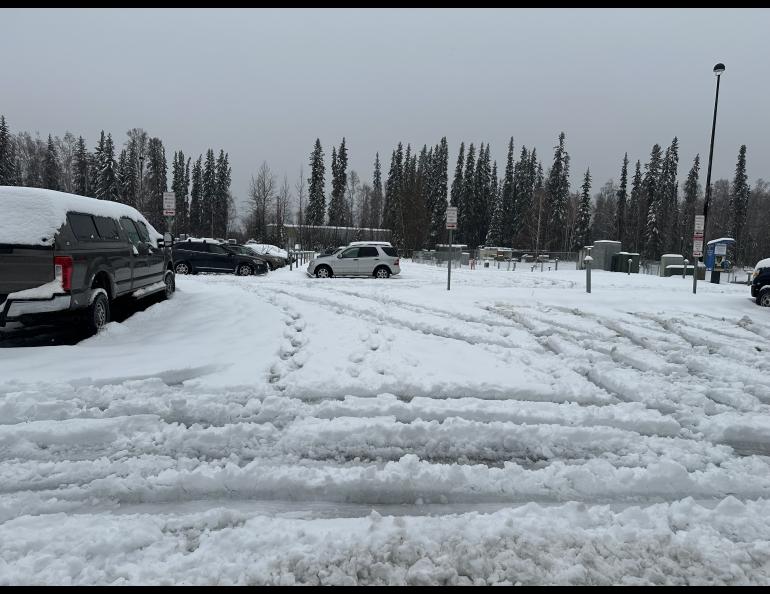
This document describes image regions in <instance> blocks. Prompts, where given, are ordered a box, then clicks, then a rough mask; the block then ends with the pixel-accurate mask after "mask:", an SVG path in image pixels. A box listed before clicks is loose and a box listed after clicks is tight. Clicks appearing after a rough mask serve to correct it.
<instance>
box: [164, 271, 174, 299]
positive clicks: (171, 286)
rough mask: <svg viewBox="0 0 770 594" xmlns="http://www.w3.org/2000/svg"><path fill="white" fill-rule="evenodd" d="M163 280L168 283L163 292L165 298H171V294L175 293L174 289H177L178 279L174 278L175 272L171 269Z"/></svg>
mask: <svg viewBox="0 0 770 594" xmlns="http://www.w3.org/2000/svg"><path fill="white" fill-rule="evenodd" d="M163 282H164V283H165V285H166V290H165V291H164V292H163V298H164V299H171V296H172V295H173V294H174V291H176V280H175V279H174V273H173V272H171V271H170V270H169V271H168V272H167V273H166V276H165V277H164V279H163Z"/></svg>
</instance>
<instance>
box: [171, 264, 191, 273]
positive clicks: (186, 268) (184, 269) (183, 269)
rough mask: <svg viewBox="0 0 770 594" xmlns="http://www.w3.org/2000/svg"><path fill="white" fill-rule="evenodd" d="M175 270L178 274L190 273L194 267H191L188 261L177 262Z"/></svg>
mask: <svg viewBox="0 0 770 594" xmlns="http://www.w3.org/2000/svg"><path fill="white" fill-rule="evenodd" d="M174 272H176V273H177V274H190V273H191V272H192V268H190V265H189V264H188V263H187V262H177V263H176V266H174Z"/></svg>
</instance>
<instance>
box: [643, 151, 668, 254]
mask: <svg viewBox="0 0 770 594" xmlns="http://www.w3.org/2000/svg"><path fill="white" fill-rule="evenodd" d="M662 164H663V160H662V157H661V149H660V145H659V144H655V145H654V146H653V147H652V151H651V152H650V160H649V162H648V163H647V164H646V165H645V166H644V168H645V174H644V181H643V182H642V189H643V194H644V197H645V199H646V211H645V214H646V224H645V234H644V247H643V250H644V255H645V258H647V259H649V260H657V259H658V258H659V257H660V254H661V251H660V250H661V231H660V222H661V221H660V219H659V217H660V213H661V212H662V202H663V196H662V188H661V185H662V184H661V167H662Z"/></svg>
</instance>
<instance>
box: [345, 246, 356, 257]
mask: <svg viewBox="0 0 770 594" xmlns="http://www.w3.org/2000/svg"><path fill="white" fill-rule="evenodd" d="M342 257H343V258H358V248H357V247H354V248H350V249H349V250H345V251H344V252H342Z"/></svg>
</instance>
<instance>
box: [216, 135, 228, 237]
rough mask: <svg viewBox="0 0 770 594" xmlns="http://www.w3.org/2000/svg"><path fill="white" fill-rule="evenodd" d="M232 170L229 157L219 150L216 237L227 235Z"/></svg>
mask: <svg viewBox="0 0 770 594" xmlns="http://www.w3.org/2000/svg"><path fill="white" fill-rule="evenodd" d="M231 174H232V169H231V168H230V164H229V155H228V154H226V153H225V152H224V151H223V150H222V149H220V150H219V158H218V159H217V170H216V190H215V196H216V199H215V203H214V204H215V208H214V232H215V233H216V237H225V236H226V235H227V221H228V198H229V196H230V183H231V181H232V175H231Z"/></svg>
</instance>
